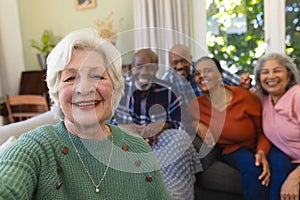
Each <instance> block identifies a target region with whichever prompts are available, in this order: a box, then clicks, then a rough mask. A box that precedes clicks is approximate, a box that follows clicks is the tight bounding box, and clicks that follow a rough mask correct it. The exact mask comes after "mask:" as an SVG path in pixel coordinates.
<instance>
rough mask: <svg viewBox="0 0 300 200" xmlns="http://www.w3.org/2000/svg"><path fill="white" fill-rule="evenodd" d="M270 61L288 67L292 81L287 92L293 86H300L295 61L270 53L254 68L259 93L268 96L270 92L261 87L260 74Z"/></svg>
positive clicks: (285, 56)
mask: <svg viewBox="0 0 300 200" xmlns="http://www.w3.org/2000/svg"><path fill="white" fill-rule="evenodd" d="M269 60H276V61H277V62H278V63H279V64H281V65H283V66H285V67H286V69H287V71H288V74H289V76H290V81H289V83H288V84H287V86H286V90H288V89H289V88H290V87H292V86H293V85H296V84H300V74H299V71H298V69H297V66H296V64H295V63H294V62H293V60H292V59H291V58H290V57H289V56H287V55H285V54H280V53H269V54H266V55H264V56H263V57H261V58H260V59H259V60H258V61H257V64H256V67H255V68H254V75H255V82H256V83H255V84H256V90H257V92H258V93H260V94H264V95H268V92H267V91H266V90H264V89H263V88H262V86H261V82H260V73H261V70H262V68H263V66H264V64H265V63H266V62H267V61H269Z"/></svg>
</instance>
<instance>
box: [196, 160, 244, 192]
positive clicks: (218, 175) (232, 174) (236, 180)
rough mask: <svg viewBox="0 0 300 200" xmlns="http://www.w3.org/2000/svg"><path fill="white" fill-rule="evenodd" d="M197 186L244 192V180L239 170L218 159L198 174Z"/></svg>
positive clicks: (222, 190)
mask: <svg viewBox="0 0 300 200" xmlns="http://www.w3.org/2000/svg"><path fill="white" fill-rule="evenodd" d="M196 187H202V188H204V189H208V190H215V191H221V192H227V193H235V194H242V181H241V177H240V173H239V171H238V170H236V169H234V168H232V167H231V166H229V165H228V164H226V163H224V162H222V161H220V160H218V159H217V160H215V161H214V162H213V163H212V165H211V166H210V167H209V168H207V169H206V170H204V171H203V172H200V173H198V174H197V182H196Z"/></svg>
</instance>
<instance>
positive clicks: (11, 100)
mask: <svg viewBox="0 0 300 200" xmlns="http://www.w3.org/2000/svg"><path fill="white" fill-rule="evenodd" d="M6 108H7V112H8V118H9V121H10V122H11V123H13V122H16V121H23V120H25V119H28V118H30V117H33V116H36V115H39V114H41V113H43V112H46V111H48V110H49V106H48V102H47V97H46V96H45V95H37V94H28V95H27V94H26V95H25V94H24V95H16V96H6Z"/></svg>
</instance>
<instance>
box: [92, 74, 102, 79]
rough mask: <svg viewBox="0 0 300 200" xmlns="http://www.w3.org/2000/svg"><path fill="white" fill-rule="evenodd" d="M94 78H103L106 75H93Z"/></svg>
mask: <svg viewBox="0 0 300 200" xmlns="http://www.w3.org/2000/svg"><path fill="white" fill-rule="evenodd" d="M92 77H93V78H94V79H97V80H102V79H104V77H103V76H100V75H93V76H92Z"/></svg>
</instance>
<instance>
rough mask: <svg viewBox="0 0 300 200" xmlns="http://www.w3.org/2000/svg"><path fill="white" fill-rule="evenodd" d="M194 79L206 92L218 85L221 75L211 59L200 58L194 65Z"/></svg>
mask: <svg viewBox="0 0 300 200" xmlns="http://www.w3.org/2000/svg"><path fill="white" fill-rule="evenodd" d="M194 79H195V83H196V84H197V86H198V87H199V88H200V89H201V90H202V91H203V92H204V93H208V92H209V91H210V90H213V89H214V88H216V87H218V86H220V81H221V80H222V76H221V73H220V72H219V70H218V69H217V66H216V65H215V63H214V62H213V61H211V60H202V61H200V62H198V64H197V65H196V67H195V75H194Z"/></svg>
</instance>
